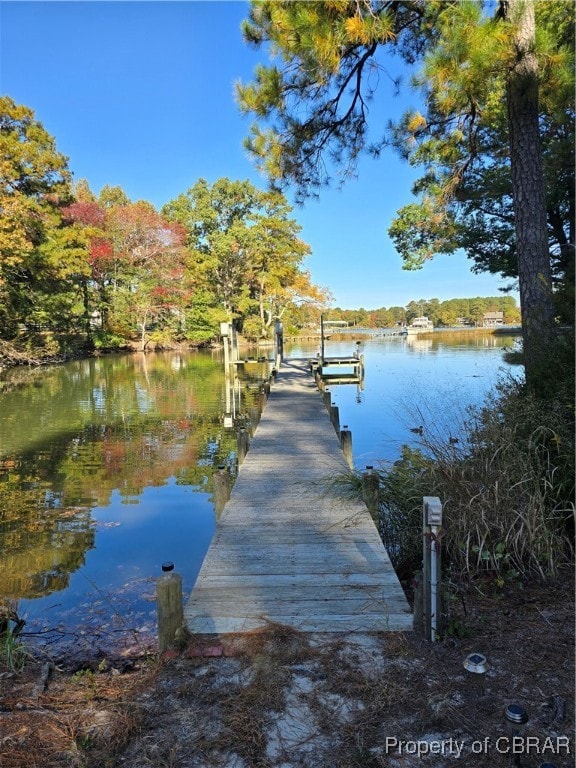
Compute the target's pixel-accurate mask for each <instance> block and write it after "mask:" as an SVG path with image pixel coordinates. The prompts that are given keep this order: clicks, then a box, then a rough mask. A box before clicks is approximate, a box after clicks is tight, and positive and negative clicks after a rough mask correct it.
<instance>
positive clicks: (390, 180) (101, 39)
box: [0, 0, 515, 309]
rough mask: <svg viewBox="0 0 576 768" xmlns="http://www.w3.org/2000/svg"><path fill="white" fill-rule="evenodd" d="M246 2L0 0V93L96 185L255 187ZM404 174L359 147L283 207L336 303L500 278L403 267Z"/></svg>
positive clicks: (476, 292) (451, 293)
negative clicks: (244, 84) (339, 176)
mask: <svg viewBox="0 0 576 768" xmlns="http://www.w3.org/2000/svg"><path fill="white" fill-rule="evenodd" d="M247 9H248V4H247V3H245V2H240V1H238V2H227V1H226V0H222V1H218V0H213V1H212V2H209V1H206V2H139V1H137V0H134V1H132V2H20V1H19V0H8V1H6V0H0V90H1V92H2V94H3V95H8V96H10V97H11V98H13V99H14V100H15V101H16V102H17V103H19V104H25V105H26V106H28V107H30V108H31V109H33V110H34V112H35V114H36V117H37V119H38V120H40V122H42V124H43V125H44V127H45V128H46V129H47V130H48V132H49V133H50V134H52V136H54V138H55V140H56V145H57V148H58V149H59V150H60V151H61V152H63V153H64V154H65V155H67V156H68V158H69V166H70V169H71V170H72V171H73V173H74V176H75V178H76V179H82V178H85V179H87V180H88V182H89V184H90V186H91V188H92V189H93V190H94V191H95V192H99V191H100V189H101V188H102V186H104V185H105V184H109V185H112V186H115V185H119V186H121V187H122V188H123V189H124V190H125V191H126V193H127V194H128V196H129V197H130V198H131V199H132V200H139V199H144V200H149V201H150V202H151V203H153V204H154V205H155V206H157V207H158V208H160V207H161V206H162V205H163V204H164V203H166V202H168V201H169V200H171V199H173V198H175V197H177V196H178V195H179V194H180V193H182V192H185V191H186V190H187V189H188V188H189V187H191V186H192V185H193V184H194V183H195V182H196V181H197V180H198V179H199V178H205V179H207V180H208V181H209V182H210V183H213V182H214V181H216V180H217V179H218V178H220V177H222V176H227V177H229V178H231V179H250V181H252V183H253V184H255V185H256V186H258V187H262V188H264V187H265V184H266V182H265V179H263V178H262V177H261V176H260V175H259V173H258V172H257V171H256V169H255V167H254V166H253V164H252V163H251V161H250V159H249V158H248V156H247V155H246V153H245V151H244V149H243V147H242V140H243V138H244V137H245V136H246V134H247V133H248V128H249V125H250V122H251V119H250V118H248V117H244V116H242V115H241V114H240V112H239V110H238V109H237V107H236V104H235V102H234V83H235V82H236V81H237V80H238V79H241V80H243V81H248V80H250V79H251V76H252V73H253V71H254V67H255V65H256V64H257V63H258V62H263V63H266V59H265V54H264V53H263V52H257V51H254V50H252V49H250V48H248V46H247V45H246V44H245V43H244V42H243V40H242V37H241V33H240V23H241V21H242V19H243V18H245V17H246V15H247ZM380 93H381V96H380V99H381V101H380V102H379V105H378V114H376V113H375V118H376V119H377V120H380V119H381V115H383V114H384V113H394V114H396V115H397V114H399V112H401V111H402V109H403V108H404V107H405V106H406V105H408V104H409V103H414V102H415V96H414V94H411V93H410V92H409V90H408V89H407V90H405V91H404V92H403V95H402V97H401V98H398V97H394V96H393V88H392V87H391V86H390V87H388V86H387V84H386V83H384V84H383V87H382V89H381V91H380ZM382 100H385V101H382ZM414 178H415V174H414V171H413V170H412V169H410V168H409V167H408V166H407V165H406V164H405V163H403V162H402V161H400V160H399V159H398V158H397V156H396V155H395V154H394V153H393V152H392V151H390V152H389V153H386V154H383V155H382V157H381V158H380V159H379V160H378V161H375V160H372V159H370V158H363V159H362V160H361V162H360V165H359V173H358V178H357V180H353V181H349V182H348V183H347V184H346V186H345V187H344V189H343V190H341V191H339V190H337V189H327V190H325V191H324V192H323V193H322V194H321V198H320V200H319V201H318V202H315V201H310V202H307V203H306V205H305V206H304V207H303V208H295V209H294V214H293V215H294V218H295V219H297V221H298V222H299V223H300V225H301V226H302V233H301V236H302V238H303V239H304V240H305V241H306V242H307V243H308V244H309V245H310V247H311V248H312V256H310V257H309V258H308V259H307V262H306V267H307V268H308V269H309V270H310V271H311V274H312V279H313V281H314V282H315V283H317V284H319V285H322V286H325V287H327V288H329V289H330V290H331V292H332V294H333V295H334V299H335V302H334V303H335V305H336V306H340V307H343V308H358V307H365V308H366V309H375V308H378V307H382V306H386V307H389V306H393V305H400V306H404V305H405V304H407V303H408V302H409V301H410V300H412V299H414V300H418V299H430V298H438V299H440V300H444V299H448V298H455V297H467V296H469V297H472V296H495V295H498V289H499V288H500V287H502V286H503V285H505V282H503V281H501V280H500V279H499V278H498V277H496V276H493V275H474V274H472V272H471V271H470V267H469V264H470V262H469V261H468V260H467V259H466V258H465V256H463V255H453V256H441V257H436V258H435V259H434V260H433V261H431V262H429V263H427V264H426V266H425V267H424V268H423V269H422V270H420V271H419V272H406V271H404V270H402V268H401V267H402V265H401V259H400V257H399V256H398V254H397V253H396V252H395V250H394V246H393V244H392V242H391V241H390V239H389V238H388V235H387V229H388V227H389V225H390V222H391V220H392V218H393V216H394V214H395V212H396V210H397V209H398V208H399V207H401V206H402V205H405V204H406V203H408V202H410V201H411V200H412V196H411V193H410V187H411V182H412V180H413V179H414ZM287 197H288V199H289V200H291V194H290V192H288V193H287ZM513 295H515V294H513Z"/></svg>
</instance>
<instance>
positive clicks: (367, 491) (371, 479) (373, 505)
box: [362, 464, 380, 519]
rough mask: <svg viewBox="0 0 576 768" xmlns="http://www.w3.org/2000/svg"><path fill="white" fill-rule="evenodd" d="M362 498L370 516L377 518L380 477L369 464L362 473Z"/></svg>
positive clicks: (378, 512)
mask: <svg viewBox="0 0 576 768" xmlns="http://www.w3.org/2000/svg"><path fill="white" fill-rule="evenodd" d="M362 498H363V499H364V503H365V504H366V506H367V507H368V510H369V511H370V514H371V515H372V517H374V518H376V519H377V518H378V515H379V514H380V478H379V477H378V473H377V472H375V471H374V467H373V466H371V465H369V464H368V465H366V471H365V472H363V473H362Z"/></svg>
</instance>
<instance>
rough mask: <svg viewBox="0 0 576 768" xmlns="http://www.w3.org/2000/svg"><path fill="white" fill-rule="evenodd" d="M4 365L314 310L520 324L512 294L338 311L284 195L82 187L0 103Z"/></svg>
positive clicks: (19, 110) (258, 331) (28, 120)
mask: <svg viewBox="0 0 576 768" xmlns="http://www.w3.org/2000/svg"><path fill="white" fill-rule="evenodd" d="M0 142H1V147H0V148H1V149H2V156H3V158H5V167H4V166H3V179H4V183H3V184H2V187H1V189H0V198H1V199H0V207H1V209H2V214H3V215H2V227H1V228H0V248H1V251H2V260H1V261H0V361H3V362H4V363H6V362H8V363H9V362H25V361H27V360H29V359H39V358H44V359H46V358H49V359H50V358H56V357H62V356H69V355H71V354H77V353H84V352H90V351H92V350H95V349H120V348H126V347H134V346H137V347H139V348H141V349H151V348H167V347H172V346H174V345H181V344H184V345H191V346H200V345H204V344H209V343H211V342H213V341H214V340H215V339H218V338H219V329H220V323H221V322H223V321H226V322H230V321H233V322H234V323H235V325H236V327H237V329H238V331H239V332H240V333H242V334H243V335H244V336H245V337H246V338H247V339H248V340H253V341H255V340H258V339H261V338H267V337H269V336H270V334H271V326H272V323H273V321H274V319H275V318H280V319H282V321H283V323H284V326H285V328H286V329H287V331H288V332H290V333H292V334H297V333H299V332H300V331H302V330H306V329H310V328H317V327H318V323H319V318H320V314H321V313H323V312H324V313H326V312H330V315H328V316H331V317H333V316H336V317H338V318H339V319H345V320H348V321H349V322H350V324H356V325H358V324H362V325H367V326H372V327H374V326H390V327H391V326H395V325H398V324H403V323H410V321H411V320H412V319H413V318H414V317H416V316H419V315H427V316H428V317H429V318H430V320H432V322H433V323H434V324H435V325H458V324H460V325H481V324H482V317H483V314H484V313H485V312H487V311H502V312H503V313H504V323H506V324H517V323H518V322H519V321H520V313H519V309H518V307H517V306H516V303H515V301H514V299H513V298H512V297H510V296H501V297H490V298H475V299H451V300H450V301H443V302H440V301H439V300H438V299H426V300H425V299H420V300H419V301H412V302H410V303H409V304H408V305H407V306H406V307H390V308H388V309H386V308H384V307H381V308H379V309H375V310H364V309H358V310H340V309H332V310H330V309H329V308H330V306H331V304H332V297H331V295H330V292H329V290H328V289H327V288H322V287H319V286H317V285H315V284H314V283H313V282H312V279H311V276H310V274H309V272H308V271H307V270H306V269H305V266H304V262H305V259H306V256H307V255H308V254H309V253H310V248H309V246H308V245H307V244H306V243H305V242H303V241H302V240H301V239H300V237H299V233H300V229H301V227H300V226H299V224H298V223H297V222H296V220H295V219H294V218H293V216H292V208H291V207H290V205H289V204H288V202H287V201H286V198H285V197H284V195H283V194H282V193H281V192H278V191H262V190H260V189H257V188H256V187H255V186H253V185H252V184H251V183H250V182H249V181H238V180H231V179H228V178H220V179H218V180H217V181H216V182H214V183H213V184H209V183H208V182H207V181H206V180H204V179H199V180H197V181H196V182H195V183H194V184H193V185H192V186H191V187H190V189H188V190H187V191H186V192H183V193H182V194H180V195H179V196H178V197H177V198H176V199H174V200H171V201H170V202H168V203H167V204H166V205H164V206H163V208H162V209H161V210H160V211H158V210H157V209H156V208H155V207H154V206H153V205H152V204H151V203H149V202H147V201H145V200H138V201H133V200H130V199H129V197H128V196H127V194H126V193H125V191H124V190H123V189H122V188H120V187H118V186H104V187H103V189H101V190H100V192H99V193H96V192H95V191H93V190H92V189H90V186H89V184H88V182H87V181H86V180H80V181H78V182H76V183H74V182H73V181H72V174H71V172H70V170H69V168H68V160H67V158H66V157H64V156H63V155H62V154H60V153H59V152H58V151H57V149H56V143H55V140H54V139H53V137H51V136H50V135H49V134H48V133H47V132H46V130H45V129H44V128H43V126H42V125H41V123H40V122H38V121H37V120H36V118H35V116H34V113H33V111H32V110H31V109H29V108H28V107H25V106H22V105H17V104H16V103H15V102H14V101H13V100H12V99H10V98H8V97H2V98H1V99H0Z"/></svg>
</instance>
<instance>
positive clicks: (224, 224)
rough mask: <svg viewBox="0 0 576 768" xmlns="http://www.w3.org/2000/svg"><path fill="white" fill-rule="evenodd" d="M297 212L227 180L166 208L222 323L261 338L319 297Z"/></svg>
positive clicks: (276, 197) (280, 199)
mask: <svg viewBox="0 0 576 768" xmlns="http://www.w3.org/2000/svg"><path fill="white" fill-rule="evenodd" d="M291 213H292V208H291V207H290V206H289V205H288V203H287V201H286V199H285V197H284V195H282V194H281V193H279V192H277V191H269V192H262V191H260V190H258V189H256V188H255V187H254V186H253V185H252V184H251V183H250V182H249V181H231V180H230V179H226V178H222V179H218V180H217V181H216V182H215V183H214V184H213V185H212V186H210V185H209V184H208V182H207V181H206V180H204V179H200V180H199V181H198V182H197V183H196V184H195V185H194V186H193V187H192V188H191V189H189V190H188V192H187V193H186V194H183V195H180V196H179V197H178V198H177V199H176V200H173V201H171V202H170V203H168V204H167V205H166V206H165V207H164V208H163V214H164V215H165V216H166V217H167V218H168V219H169V220H171V221H174V222H177V223H178V224H180V225H181V226H183V227H184V228H185V230H186V232H187V237H188V239H187V244H188V248H189V251H190V254H191V256H190V262H189V264H190V269H191V271H192V273H193V279H194V280H195V281H196V282H197V284H198V285H200V286H202V295H203V302H204V305H205V307H206V302H207V301H208V306H209V307H210V308H211V309H212V312H211V316H212V317H213V320H214V321H215V322H216V323H217V322H218V320H227V321H232V320H234V321H235V322H236V324H237V326H238V327H239V328H244V327H245V328H246V330H247V331H248V332H249V333H250V335H254V336H262V335H265V334H266V332H267V329H268V328H269V326H270V324H271V323H272V321H273V319H274V318H275V317H280V316H282V315H283V314H284V312H285V311H286V309H287V307H289V306H291V305H294V304H296V303H298V302H304V301H316V300H318V299H319V296H320V294H319V293H318V289H317V288H316V287H315V286H313V285H312V283H311V282H310V280H309V276H308V275H307V273H305V272H304V271H303V269H302V262H303V260H304V258H305V257H306V255H307V254H308V253H309V251H310V249H309V247H308V246H307V245H306V244H305V243H304V242H303V241H302V240H300V238H299V237H298V234H299V232H300V229H301V228H300V226H299V225H298V224H297V223H296V221H295V220H294V219H293V218H292V216H291ZM210 294H211V295H212V297H213V298H212V300H210ZM215 331H216V329H215Z"/></svg>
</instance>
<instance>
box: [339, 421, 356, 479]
mask: <svg viewBox="0 0 576 768" xmlns="http://www.w3.org/2000/svg"><path fill="white" fill-rule="evenodd" d="M340 445H341V446H342V451H343V452H344V458H345V459H346V461H347V462H348V466H349V467H350V469H354V456H353V454H352V432H351V431H350V430H349V429H348V427H347V426H344V428H343V429H341V430H340Z"/></svg>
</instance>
